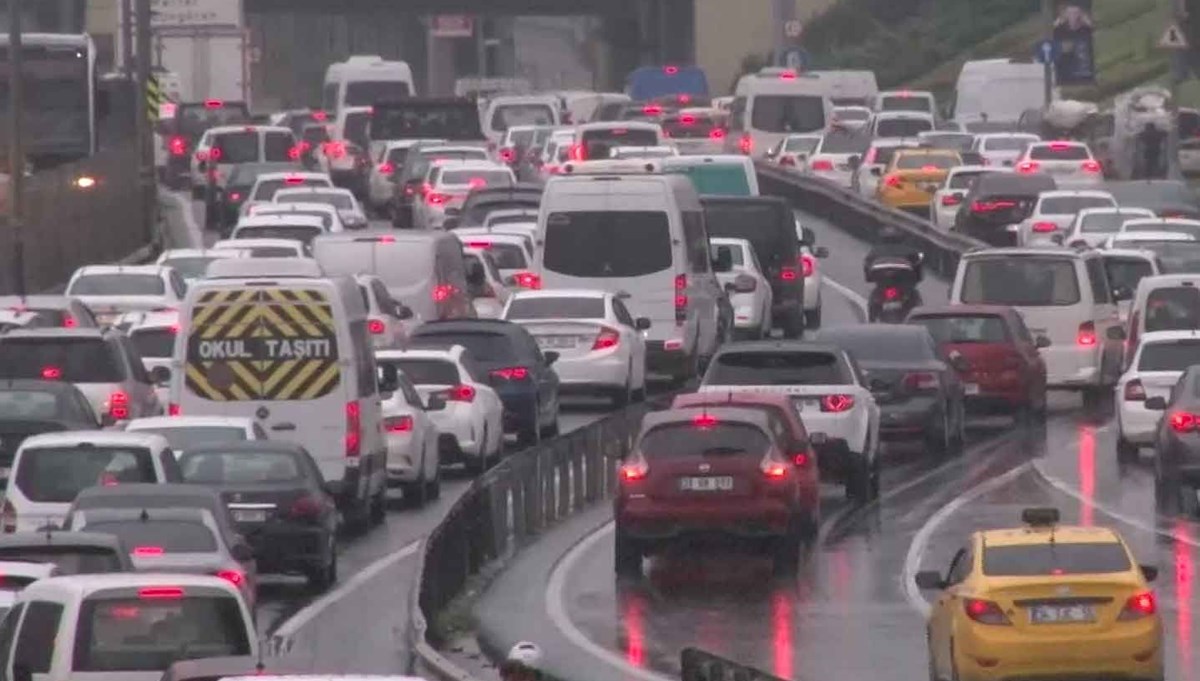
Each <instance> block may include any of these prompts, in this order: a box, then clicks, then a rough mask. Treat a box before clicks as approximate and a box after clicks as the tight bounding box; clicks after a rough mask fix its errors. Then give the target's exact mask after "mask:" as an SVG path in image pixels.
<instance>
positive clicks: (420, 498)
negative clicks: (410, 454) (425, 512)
mask: <svg viewBox="0 0 1200 681" xmlns="http://www.w3.org/2000/svg"><path fill="white" fill-rule="evenodd" d="M400 491H401V493H402V494H404V505H405V506H410V507H412V508H424V506H425V504H426V503H428V502H429V482H428V481H427V480H426V479H425V468H424V463H422V468H421V477H419V478H417V479H416V480H414V481H413V482H407V483H404V486H403V487H401V488H400Z"/></svg>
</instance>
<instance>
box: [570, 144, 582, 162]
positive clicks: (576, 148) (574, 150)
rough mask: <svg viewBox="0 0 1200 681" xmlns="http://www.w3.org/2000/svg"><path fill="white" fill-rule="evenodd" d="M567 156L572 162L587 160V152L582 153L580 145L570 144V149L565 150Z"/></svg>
mask: <svg viewBox="0 0 1200 681" xmlns="http://www.w3.org/2000/svg"><path fill="white" fill-rule="evenodd" d="M567 156H570V157H571V160H573V161H586V160H587V152H585V151H584V148H583V145H582V144H572V145H571V147H570V149H568V150H567Z"/></svg>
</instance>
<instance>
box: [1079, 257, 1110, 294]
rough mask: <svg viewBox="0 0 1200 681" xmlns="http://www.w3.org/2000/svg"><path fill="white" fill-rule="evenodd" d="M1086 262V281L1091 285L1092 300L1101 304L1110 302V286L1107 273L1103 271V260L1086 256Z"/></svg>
mask: <svg viewBox="0 0 1200 681" xmlns="http://www.w3.org/2000/svg"><path fill="white" fill-rule="evenodd" d="M1084 262H1085V263H1086V268H1087V274H1088V282H1089V283H1090V284H1091V286H1092V302H1093V303H1095V304H1097V305H1103V304H1106V303H1111V302H1112V288H1111V287H1110V286H1109V284H1108V275H1107V274H1106V273H1105V271H1104V261H1103V260H1102V259H1100V258H1088V259H1087V260H1085V261H1084Z"/></svg>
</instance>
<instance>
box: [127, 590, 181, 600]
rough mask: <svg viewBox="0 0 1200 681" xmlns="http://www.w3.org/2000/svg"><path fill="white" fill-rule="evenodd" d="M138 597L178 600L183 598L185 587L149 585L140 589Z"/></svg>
mask: <svg viewBox="0 0 1200 681" xmlns="http://www.w3.org/2000/svg"><path fill="white" fill-rule="evenodd" d="M138 598H141V599H142V600H146V601H177V600H179V599H180V598H183V588H182V587H178V586H147V587H143V588H141V589H138Z"/></svg>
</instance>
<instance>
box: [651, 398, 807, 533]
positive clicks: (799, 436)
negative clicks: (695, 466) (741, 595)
mask: <svg viewBox="0 0 1200 681" xmlns="http://www.w3.org/2000/svg"><path fill="white" fill-rule="evenodd" d="M685 407H708V408H710V409H711V408H713V407H738V408H742V409H758V410H761V411H764V412H767V413H769V414H773V415H774V416H777V417H778V418H779V419H780V420H781V421H782V422H783V423H784V424H785V425H787V426H789V429H790V430H791V434H792V442H795V443H796V447H795V449H794V450H789V451H792V465H793V466H795V467H796V482H797V483H798V484H799V485H800V502H801V503H802V504H803V505H804V508H805V509H806V510H807V511H808V518H809V519H810V520H811V521H812V522H811V523H810V526H809V527H808V528H806V529H808V530H809V531H810V534H811V535H812V536H815V535H816V532H817V526H818V525H820V524H821V476H820V461H819V459H818V458H817V450H815V449H814V448H813V447H812V443H811V442H810V441H809V439H808V429H807V428H805V427H804V421H802V420H800V413H799V412H797V411H796V407H795V406H794V405H793V404H792V397H791V395H786V394H784V393H755V392H733V391H732V390H731V391H729V392H727V393H724V394H722V393H718V392H711V393H709V392H705V393H683V394H682V395H676V396H675V399H674V400H673V401H672V402H671V408H672V409H683V408H685Z"/></svg>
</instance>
